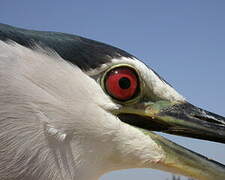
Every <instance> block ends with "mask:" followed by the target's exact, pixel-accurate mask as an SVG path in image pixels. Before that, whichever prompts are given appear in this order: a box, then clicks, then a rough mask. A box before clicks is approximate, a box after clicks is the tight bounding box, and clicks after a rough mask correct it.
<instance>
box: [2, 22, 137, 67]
mask: <svg viewBox="0 0 225 180" xmlns="http://www.w3.org/2000/svg"><path fill="white" fill-rule="evenodd" d="M0 40H3V41H7V40H12V41H15V42H17V43H18V44H21V45H23V46H26V47H28V48H33V47H35V45H36V44H38V45H40V46H42V47H43V48H45V47H47V48H50V49H53V50H55V51H56V52H57V53H58V54H59V55H60V56H61V57H62V58H63V59H65V60H67V61H70V62H71V63H73V64H75V65H77V66H78V67H79V68H81V69H82V70H86V71H87V70H90V69H95V68H97V67H100V66H101V65H102V64H105V63H108V62H110V61H111V59H112V58H119V57H130V58H132V57H133V56H132V55H130V54H129V53H127V52H125V51H123V50H121V49H118V48H116V47H113V46H110V45H107V44H104V43H101V42H98V41H94V40H90V39H87V38H83V37H80V36H76V35H71V34H65V33H59V32H47V31H33V30H26V29H21V28H16V27H13V26H9V25H6V24H0Z"/></svg>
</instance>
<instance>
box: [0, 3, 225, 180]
mask: <svg viewBox="0 0 225 180" xmlns="http://www.w3.org/2000/svg"><path fill="white" fill-rule="evenodd" d="M224 9H225V1H223V0H214V1H213V0H211V1H209V0H189V1H184V0H170V1H168V0H164V1H163V0H154V1H153V0H142V1H137V0H136V1H131V0H122V1H118V0H111V1H106V0H92V1H86V0H73V1H72V0H66V1H56V0H54V1H53V0H48V1H46V0H36V1H31V0H18V1H13V0H1V5H0V22H1V23H6V24H10V25H14V26H18V27H23V28H29V29H35V30H46V31H59V32H66V33H72V34H77V35H81V36H84V37H88V38H91V39H95V40H98V41H102V42H105V43H108V44H111V45H114V46H117V47H119V48H122V49H124V50H126V51H128V52H129V53H131V54H133V55H135V56H136V57H138V58H139V59H141V60H142V61H144V62H145V63H146V64H148V65H149V66H150V67H152V68H153V69H154V70H156V71H157V72H158V73H159V74H160V75H161V76H162V77H164V78H165V79H166V80H167V81H168V82H170V84H172V85H173V86H174V87H175V88H176V89H177V90H178V91H179V92H180V93H181V94H182V95H184V96H185V97H186V98H187V99H188V100H189V101H190V102H191V103H193V104H195V105H197V106H200V107H202V108H204V109H207V110H209V111H212V112H215V113H218V114H220V115H223V116H225V10H224ZM163 136H165V137H167V138H169V139H171V140H172V141H175V142H176V143H178V144H180V145H183V146H185V147H188V148H189V149H192V150H194V151H196V152H199V153H201V154H204V155H205V156H207V157H210V158H212V159H215V160H217V161H219V162H222V163H224V164H225V145H222V144H218V143H212V142H208V141H201V140H192V139H189V138H184V137H175V136H170V135H166V134H163ZM170 176H171V175H170V173H164V172H161V171H157V170H149V169H139V170H136V169H135V170H123V171H116V172H112V173H109V174H106V175H105V176H103V177H102V178H101V180H115V179H116V180H125V179H129V180H150V179H152V180H166V179H167V178H168V177H170Z"/></svg>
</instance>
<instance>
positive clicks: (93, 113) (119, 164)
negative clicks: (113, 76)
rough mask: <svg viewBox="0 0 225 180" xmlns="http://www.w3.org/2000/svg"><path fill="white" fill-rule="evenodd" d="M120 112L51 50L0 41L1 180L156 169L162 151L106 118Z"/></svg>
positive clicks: (84, 177)
mask: <svg viewBox="0 0 225 180" xmlns="http://www.w3.org/2000/svg"><path fill="white" fill-rule="evenodd" d="M118 107H119V105H116V104H115V103H113V102H112V101H111V100H110V98H109V97H108V96H106V95H105V93H104V92H103V90H102V89H101V87H100V86H99V85H98V84H97V83H96V82H95V81H94V80H93V79H91V78H89V77H88V76H87V75H86V74H85V73H83V72H82V71H81V70H80V69H79V68H77V67H76V66H74V65H72V64H69V63H68V62H66V61H64V60H63V59H62V58H61V57H59V56H58V55H57V54H56V53H55V52H53V51H51V50H43V49H41V48H39V47H36V48H35V50H30V49H27V48H25V47H22V46H21V45H18V44H16V43H13V42H11V43H4V42H2V41H0V146H1V152H0V177H1V179H3V180H9V179H10V180H15V179H17V180H18V179H23V180H31V179H32V180H62V179H65V180H72V179H77V180H95V179H98V177H99V176H100V175H102V174H103V173H106V172H108V171H111V170H114V169H122V168H133V167H152V166H153V167H155V165H156V164H157V162H159V161H160V160H162V159H163V158H164V155H163V151H162V149H161V148H160V147H159V146H157V145H156V144H155V143H154V141H152V140H151V139H150V138H149V137H148V136H145V135H144V134H143V133H142V132H141V131H139V130H137V129H135V128H133V127H131V126H129V125H126V124H124V123H122V122H121V121H120V120H119V119H118V118H117V117H116V116H113V115H112V114H111V113H110V112H111V111H112V110H114V109H117V108H118Z"/></svg>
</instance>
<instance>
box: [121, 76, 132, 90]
mask: <svg viewBox="0 0 225 180" xmlns="http://www.w3.org/2000/svg"><path fill="white" fill-rule="evenodd" d="M119 85H120V88H121V89H128V88H129V87H130V80H129V79H128V78H126V77H122V78H120V80H119Z"/></svg>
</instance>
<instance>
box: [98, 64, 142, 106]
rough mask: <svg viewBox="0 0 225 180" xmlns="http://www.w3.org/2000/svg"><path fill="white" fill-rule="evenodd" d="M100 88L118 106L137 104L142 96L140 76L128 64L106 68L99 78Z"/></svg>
mask: <svg viewBox="0 0 225 180" xmlns="http://www.w3.org/2000/svg"><path fill="white" fill-rule="evenodd" d="M118 73H121V74H118ZM109 78H110V80H109ZM112 84H114V85H112ZM101 86H102V87H103V90H104V91H105V93H107V94H108V95H109V96H110V97H111V98H112V99H113V100H114V101H116V102H118V103H119V104H130V103H134V102H137V101H138V100H139V99H140V97H141V96H142V86H143V84H142V82H141V81H140V75H139V73H138V71H137V70H136V69H135V68H134V67H133V66H131V65H128V64H119V65H114V66H112V67H110V68H108V69H107V70H106V71H105V72H104V73H103V75H102V77H101ZM116 93H117V94H116Z"/></svg>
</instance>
